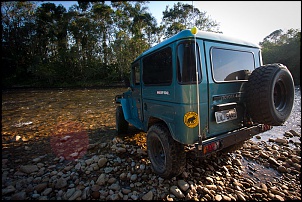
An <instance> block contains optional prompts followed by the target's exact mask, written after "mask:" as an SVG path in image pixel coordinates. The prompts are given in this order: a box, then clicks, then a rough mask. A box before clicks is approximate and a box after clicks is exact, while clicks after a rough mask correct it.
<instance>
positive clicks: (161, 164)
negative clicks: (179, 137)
mask: <svg viewBox="0 0 302 202" xmlns="http://www.w3.org/2000/svg"><path fill="white" fill-rule="evenodd" d="M147 150H148V156H149V158H150V161H151V167H152V170H153V171H154V172H155V173H156V174H158V175H159V176H160V177H162V178H171V177H174V176H177V175H180V174H181V173H182V172H183V171H184V168H185V165H186V154H185V150H184V146H183V145H182V144H181V143H179V142H176V141H175V140H174V139H173V138H172V137H171V134H170V132H169V130H168V128H167V127H166V126H164V125H162V124H156V125H153V126H151V127H150V129H149V130H148V132H147Z"/></svg>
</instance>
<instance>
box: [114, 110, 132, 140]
mask: <svg viewBox="0 0 302 202" xmlns="http://www.w3.org/2000/svg"><path fill="white" fill-rule="evenodd" d="M115 113H116V114H115V115H116V116H115V123H116V132H117V134H118V135H120V134H124V133H126V132H127V131H128V127H129V123H128V122H127V121H126V120H125V117H124V113H123V108H122V106H117V107H116V112H115Z"/></svg>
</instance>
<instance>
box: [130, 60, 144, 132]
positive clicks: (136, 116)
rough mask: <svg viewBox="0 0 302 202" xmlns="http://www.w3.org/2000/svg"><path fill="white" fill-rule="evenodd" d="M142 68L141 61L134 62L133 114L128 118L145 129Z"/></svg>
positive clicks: (131, 99)
mask: <svg viewBox="0 0 302 202" xmlns="http://www.w3.org/2000/svg"><path fill="white" fill-rule="evenodd" d="M140 71H141V68H140V64H139V61H137V62H136V63H134V64H132V66H131V85H130V86H131V87H130V88H131V94H132V96H131V97H130V100H129V102H130V105H131V106H130V109H131V115H130V117H129V119H128V120H127V121H128V122H129V123H131V124H132V125H134V126H135V127H136V128H139V129H143V128H142V126H143V124H142V123H143V119H144V116H143V114H142V113H143V110H142V97H141V95H142V87H141V73H140Z"/></svg>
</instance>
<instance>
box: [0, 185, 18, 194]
mask: <svg viewBox="0 0 302 202" xmlns="http://www.w3.org/2000/svg"><path fill="white" fill-rule="evenodd" d="M15 191H16V188H15V187H14V186H12V185H9V186H7V187H6V188H4V189H2V195H6V194H10V193H14V192H15Z"/></svg>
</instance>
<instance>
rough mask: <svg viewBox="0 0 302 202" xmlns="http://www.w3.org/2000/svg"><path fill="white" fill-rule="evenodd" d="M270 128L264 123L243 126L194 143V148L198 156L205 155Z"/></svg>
mask: <svg viewBox="0 0 302 202" xmlns="http://www.w3.org/2000/svg"><path fill="white" fill-rule="evenodd" d="M271 128H272V126H269V125H265V124H258V125H254V126H251V127H244V128H241V129H239V130H236V131H232V132H228V133H226V134H223V135H219V136H216V137H213V138H209V139H206V140H203V141H200V142H199V143H198V144H195V148H196V150H197V152H198V156H206V155H209V154H211V153H213V152H217V151H219V150H222V149H224V148H227V147H229V146H232V145H235V144H237V143H239V142H242V141H245V140H248V139H250V138H252V137H253V136H254V135H257V134H259V133H262V132H264V131H267V130H270V129H271Z"/></svg>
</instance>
